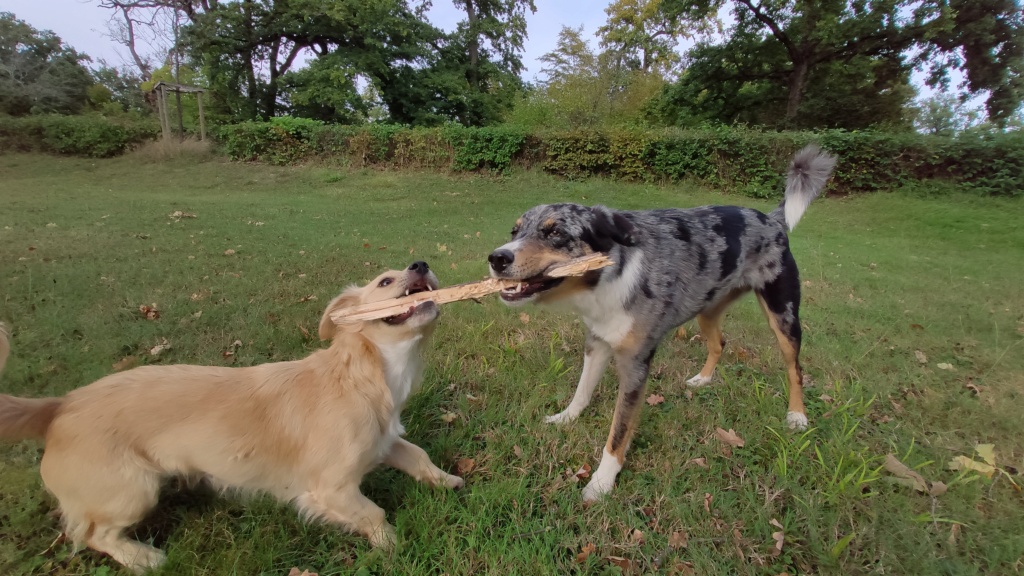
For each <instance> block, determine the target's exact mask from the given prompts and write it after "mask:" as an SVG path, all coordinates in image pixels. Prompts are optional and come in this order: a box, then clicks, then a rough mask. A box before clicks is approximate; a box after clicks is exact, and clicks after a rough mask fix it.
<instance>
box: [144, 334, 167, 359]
mask: <svg viewBox="0 0 1024 576" xmlns="http://www.w3.org/2000/svg"><path fill="white" fill-rule="evenodd" d="M162 340H163V341H162V342H161V343H160V344H157V345H156V346H153V347H152V348H150V349H149V355H150V356H156V355H158V354H160V353H161V352H163V351H164V350H170V349H171V343H170V342H168V341H167V338H163V339H162Z"/></svg>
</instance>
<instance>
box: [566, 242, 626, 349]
mask: <svg viewBox="0 0 1024 576" xmlns="http://www.w3.org/2000/svg"><path fill="white" fill-rule="evenodd" d="M642 260H643V256H642V255H641V254H640V253H635V254H633V255H632V258H630V259H629V261H628V262H626V268H625V270H623V271H622V274H621V275H619V277H618V278H615V279H614V280H610V281H608V280H602V281H601V283H600V284H598V285H597V286H596V287H595V288H594V289H593V290H587V291H584V292H582V293H580V294H579V295H577V296H574V297H573V298H572V301H571V302H572V306H573V307H574V308H575V309H576V310H577V311H578V312H579V313H580V316H582V317H583V323H584V324H586V325H587V328H588V329H589V330H590V332H591V333H592V334H593V335H594V336H597V337H598V338H600V339H601V340H604V341H605V342H607V343H609V344H611V345H612V346H615V345H616V344H618V343H619V342H621V341H622V339H623V338H625V337H626V335H627V334H629V331H630V330H631V329H632V328H633V317H632V316H630V315H629V313H628V312H626V308H625V303H626V301H627V300H628V299H629V297H630V295H631V294H632V293H633V291H634V290H635V289H636V285H637V281H638V280H639V278H640V271H641V269H642V266H643V261H642Z"/></svg>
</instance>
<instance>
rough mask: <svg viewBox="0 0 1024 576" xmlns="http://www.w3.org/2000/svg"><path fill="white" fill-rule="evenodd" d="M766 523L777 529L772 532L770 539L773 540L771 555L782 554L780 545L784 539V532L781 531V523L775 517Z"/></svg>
mask: <svg viewBox="0 0 1024 576" xmlns="http://www.w3.org/2000/svg"><path fill="white" fill-rule="evenodd" d="M768 523H769V524H771V525H772V526H775V527H776V528H778V529H779V530H778V531H777V532H772V540H774V541H775V547H774V548H773V549H772V556H778V555H780V554H782V545H783V544H784V543H785V541H786V534H785V532H784V531H783V528H782V524H781V523H779V521H778V520H776V519H775V518H772V519H771V520H770V521H769V522H768Z"/></svg>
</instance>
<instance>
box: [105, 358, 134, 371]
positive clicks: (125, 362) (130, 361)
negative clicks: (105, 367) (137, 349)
mask: <svg viewBox="0 0 1024 576" xmlns="http://www.w3.org/2000/svg"><path fill="white" fill-rule="evenodd" d="M138 363H139V357H138V356H125V357H124V358H121V359H120V360H118V361H117V362H114V364H113V366H111V368H113V369H114V372H120V371H122V370H128V369H129V368H134V367H135V365H136V364H138Z"/></svg>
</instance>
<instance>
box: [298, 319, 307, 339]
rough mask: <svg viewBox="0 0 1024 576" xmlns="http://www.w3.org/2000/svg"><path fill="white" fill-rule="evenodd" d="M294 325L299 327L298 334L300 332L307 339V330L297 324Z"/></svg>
mask: <svg viewBox="0 0 1024 576" xmlns="http://www.w3.org/2000/svg"><path fill="white" fill-rule="evenodd" d="M295 325H296V326H298V327H299V332H302V335H303V336H305V337H306V338H309V330H307V329H306V327H305V326H303V325H302V324H299V323H298V322H296V323H295Z"/></svg>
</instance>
